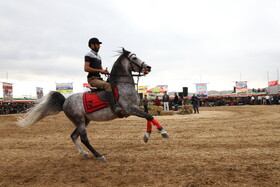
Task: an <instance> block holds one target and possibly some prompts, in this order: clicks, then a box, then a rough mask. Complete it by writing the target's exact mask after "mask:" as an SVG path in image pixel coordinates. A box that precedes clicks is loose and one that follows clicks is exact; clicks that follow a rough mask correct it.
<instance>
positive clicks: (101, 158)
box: [98, 156, 107, 162]
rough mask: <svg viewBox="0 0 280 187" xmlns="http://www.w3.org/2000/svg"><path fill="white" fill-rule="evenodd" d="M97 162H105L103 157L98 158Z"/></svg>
mask: <svg viewBox="0 0 280 187" xmlns="http://www.w3.org/2000/svg"><path fill="white" fill-rule="evenodd" d="M98 160H99V161H100V162H107V160H106V158H105V156H101V157H98Z"/></svg>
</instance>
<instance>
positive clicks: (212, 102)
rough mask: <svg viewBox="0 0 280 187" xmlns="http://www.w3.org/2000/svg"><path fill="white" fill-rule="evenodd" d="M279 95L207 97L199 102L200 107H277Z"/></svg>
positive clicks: (279, 102)
mask: <svg viewBox="0 0 280 187" xmlns="http://www.w3.org/2000/svg"><path fill="white" fill-rule="evenodd" d="M279 104H280V95H279V94H278V95H263V96H248V97H209V98H206V99H201V100H200V106H234V105H279Z"/></svg>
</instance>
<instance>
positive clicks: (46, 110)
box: [17, 91, 65, 127]
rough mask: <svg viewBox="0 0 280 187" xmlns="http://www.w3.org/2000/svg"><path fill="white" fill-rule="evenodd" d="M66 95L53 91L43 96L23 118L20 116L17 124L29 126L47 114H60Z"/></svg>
mask: <svg viewBox="0 0 280 187" xmlns="http://www.w3.org/2000/svg"><path fill="white" fill-rule="evenodd" d="M64 101H65V97H64V96H63V95H62V94H61V93H59V92H55V91H52V92H50V93H49V94H48V95H46V96H45V97H43V98H42V100H41V101H40V102H39V103H38V104H36V105H35V106H34V107H33V108H31V109H30V110H29V111H28V112H27V113H26V115H25V116H24V117H23V118H21V117H20V118H19V119H18V122H17V125H19V126H22V127H24V126H28V125H32V124H34V123H36V122H38V121H40V120H41V119H43V118H44V117H46V116H49V115H53V114H58V113H59V112H60V111H62V110H63V104H64Z"/></svg>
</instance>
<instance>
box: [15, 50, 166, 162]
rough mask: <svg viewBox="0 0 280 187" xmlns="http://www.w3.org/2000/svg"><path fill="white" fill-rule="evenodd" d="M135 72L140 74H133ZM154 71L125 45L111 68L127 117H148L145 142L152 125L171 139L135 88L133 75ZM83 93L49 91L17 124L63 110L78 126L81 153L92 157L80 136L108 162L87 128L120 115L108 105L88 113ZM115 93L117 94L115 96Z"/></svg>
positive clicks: (76, 133) (75, 139) (74, 138)
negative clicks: (141, 106)
mask: <svg viewBox="0 0 280 187" xmlns="http://www.w3.org/2000/svg"><path fill="white" fill-rule="evenodd" d="M133 72H136V73H138V74H133ZM149 72H151V66H148V65H147V64H146V63H145V62H143V61H142V60H140V59H139V58H138V57H137V56H136V55H135V54H134V53H131V52H130V51H127V50H125V49H124V48H122V51H120V56H119V57H118V58H117V60H116V62H115V63H114V65H113V67H112V70H111V72H110V74H109V76H108V80H107V81H108V82H110V84H111V85H112V88H114V90H115V91H116V94H117V95H118V100H117V102H118V104H119V105H120V106H121V108H122V109H123V111H124V117H129V116H130V115H134V116H138V117H141V118H145V119H146V120H147V130H146V133H145V135H144V137H143V140H144V142H145V143H147V142H148V140H149V138H150V135H151V132H152V125H155V126H156V127H157V130H158V131H159V133H160V134H161V135H162V137H163V138H169V136H168V133H167V131H166V130H165V129H164V128H163V126H162V125H160V124H159V123H158V122H157V121H156V120H155V119H154V117H153V116H151V115H150V114H148V113H146V112H144V111H142V110H141V109H139V107H138V106H139V101H140V99H139V95H138V93H137V91H136V89H135V85H136V84H135V81H134V78H133V76H137V77H138V79H139V77H140V76H145V75H146V74H148V73H149ZM104 93H105V91H99V92H98V94H99V96H100V97H101V98H102V97H104V95H105V94H104ZM83 94H84V93H75V94H72V95H71V96H69V97H68V98H65V97H64V96H63V95H62V94H61V93H59V92H56V91H51V92H49V93H48V94H47V95H46V96H44V97H43V98H42V99H41V100H39V102H38V103H37V104H36V105H35V106H34V107H33V108H31V109H30V110H29V111H28V112H27V113H26V114H25V115H24V116H23V117H19V119H18V121H17V125H19V126H23V127H24V126H28V125H32V124H34V123H36V122H38V121H40V120H41V119H43V118H45V117H46V116H50V115H54V114H58V113H59V112H61V111H63V112H64V113H65V115H66V116H67V117H68V119H69V120H70V121H71V122H72V123H73V124H74V125H75V126H76V129H75V130H74V132H73V133H72V134H71V136H70V137H71V139H72V141H73V143H74V144H75V146H76V148H77V150H78V151H79V153H81V154H82V155H83V156H84V157H85V158H89V154H88V152H86V151H85V150H84V149H83V148H82V147H81V146H80V144H79V143H78V137H79V136H80V140H81V142H82V143H83V144H84V145H85V146H86V147H87V148H88V149H89V150H90V151H91V153H92V154H93V155H94V156H95V157H96V158H97V159H98V160H99V161H101V162H106V161H107V159H106V158H105V156H104V155H102V154H101V153H99V152H97V151H96V150H95V149H94V148H93V147H92V146H91V144H90V142H89V140H88V137H87V131H86V128H87V126H88V124H89V122H90V121H109V120H113V119H116V118H118V117H117V116H116V115H115V114H114V113H113V112H112V110H111V108H110V107H105V108H102V109H100V110H97V111H94V112H91V113H86V112H85V108H84V104H83ZM116 94H115V95H116Z"/></svg>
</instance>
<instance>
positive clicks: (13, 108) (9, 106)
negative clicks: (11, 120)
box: [0, 102, 35, 115]
mask: <svg viewBox="0 0 280 187" xmlns="http://www.w3.org/2000/svg"><path fill="white" fill-rule="evenodd" d="M34 104H35V102H0V115H5V114H19V113H24V112H26V111H27V109H29V108H31V107H32V106H34Z"/></svg>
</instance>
